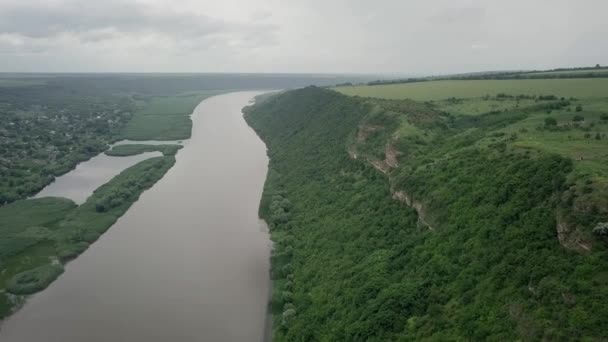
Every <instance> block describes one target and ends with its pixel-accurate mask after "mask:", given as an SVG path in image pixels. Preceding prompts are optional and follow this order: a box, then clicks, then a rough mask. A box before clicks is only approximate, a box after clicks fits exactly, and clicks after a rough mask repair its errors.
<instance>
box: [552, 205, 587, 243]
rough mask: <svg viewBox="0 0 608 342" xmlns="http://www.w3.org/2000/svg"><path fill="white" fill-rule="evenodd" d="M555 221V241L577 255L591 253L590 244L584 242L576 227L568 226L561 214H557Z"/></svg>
mask: <svg viewBox="0 0 608 342" xmlns="http://www.w3.org/2000/svg"><path fill="white" fill-rule="evenodd" d="M556 221H557V225H556V229H557V239H558V240H559V243H560V244H561V245H562V246H563V247H564V248H567V249H570V250H574V251H577V252H579V253H586V252H590V251H591V247H592V245H591V242H590V241H585V239H584V235H583V234H582V233H581V232H579V231H578V229H577V228H576V227H572V226H571V225H570V224H568V222H567V220H566V219H565V218H564V217H563V216H562V215H561V214H559V213H558V214H557V217H556Z"/></svg>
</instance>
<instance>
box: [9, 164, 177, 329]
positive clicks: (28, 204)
mask: <svg viewBox="0 0 608 342" xmlns="http://www.w3.org/2000/svg"><path fill="white" fill-rule="evenodd" d="M174 164H175V157H174V156H163V157H156V158H150V159H147V160H144V161H142V162H140V163H138V164H136V165H134V166H132V167H130V168H128V169H126V170H124V171H123V172H121V173H120V174H119V175H117V176H115V177H114V178H113V179H112V180H111V181H110V182H108V183H106V184H104V185H102V186H101V187H99V188H98V189H96V190H95V192H94V193H93V194H92V195H91V196H90V197H89V198H88V199H87V201H86V202H85V203H84V204H82V205H80V206H76V205H75V204H74V203H73V202H72V201H70V200H68V199H65V198H55V197H46V198H40V199H27V200H20V201H16V202H14V203H11V204H8V205H5V206H3V207H0V232H2V236H0V243H2V248H1V250H2V258H1V259H0V260H1V261H0V262H1V264H0V267H2V269H3V272H2V274H1V275H0V289H2V290H0V318H4V317H6V316H7V315H9V314H10V313H11V312H12V310H13V309H15V307H16V304H18V303H21V302H22V301H23V299H21V298H19V296H21V295H27V294H32V293H35V292H38V291H40V290H43V289H44V288H46V287H47V286H48V285H49V284H50V283H51V282H52V281H54V280H55V279H56V278H57V277H58V276H59V275H60V274H61V272H62V271H63V267H62V265H64V264H65V263H67V262H69V261H70V260H72V259H74V258H76V257H77V256H78V255H79V254H80V253H82V252H84V251H85V250H86V249H87V248H88V247H89V245H90V244H92V243H93V242H95V241H96V240H97V239H98V238H99V237H100V236H101V235H102V234H103V233H104V232H106V231H107V230H108V229H109V228H110V227H111V226H112V225H113V224H114V222H116V220H117V219H118V218H120V216H122V215H123V214H124V213H125V212H126V211H127V210H128V209H129V207H130V206H131V205H132V204H133V203H134V202H136V201H137V199H138V198H139V196H140V195H141V194H142V193H143V192H144V191H145V190H147V189H149V188H150V187H152V186H153V185H154V183H156V182H157V181H158V180H159V179H161V178H162V177H163V176H164V174H165V173H166V172H167V171H168V170H169V169H170V168H171V167H172V166H173V165H174Z"/></svg>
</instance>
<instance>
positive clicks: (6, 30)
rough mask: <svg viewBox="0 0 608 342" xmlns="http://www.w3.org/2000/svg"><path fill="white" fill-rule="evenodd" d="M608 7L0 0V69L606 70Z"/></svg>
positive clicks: (492, 0)
mask: <svg viewBox="0 0 608 342" xmlns="http://www.w3.org/2000/svg"><path fill="white" fill-rule="evenodd" d="M606 13H608V0H486V1H483V0H35V1H34V0H0V71H9V72H13V71H26V72H34V71H51V72H61V71H71V72H89V71H93V72H106V71H127V72H128V71H134V72H145V71H151V72H298V73H300V72H322V73H344V72H349V73H402V74H440V73H453V72H469V71H482V70H504V69H541V68H554V67H563V66H584V65H595V64H596V63H600V64H608V19H607V16H606Z"/></svg>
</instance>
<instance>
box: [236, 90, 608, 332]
mask: <svg viewBox="0 0 608 342" xmlns="http://www.w3.org/2000/svg"><path fill="white" fill-rule="evenodd" d="M501 82H502V81H501ZM520 93H521V89H520V90H519V92H518V93H517V94H520ZM543 93H544V94H547V93H548V92H547V91H543ZM496 101H498V100H496ZM560 101H562V100H561V99H560V98H551V99H547V100H545V99H543V100H539V101H535V100H533V101H531V103H528V104H529V106H528V104H526V105H523V102H522V103H520V106H521V107H519V108H516V107H515V106H513V107H511V106H508V107H509V108H508V109H507V110H506V111H504V109H503V110H499V111H498V110H491V111H488V112H482V111H481V110H480V112H479V113H474V114H473V115H465V114H466V113H450V112H448V111H446V110H444V109H442V108H441V105H438V104H432V103H417V102H413V101H402V100H399V101H396V100H373V99H360V98H353V97H347V96H344V95H340V94H338V93H335V92H332V91H330V90H323V89H318V88H305V89H300V90H295V91H290V92H286V93H284V94H281V95H278V96H275V97H272V98H270V99H267V100H266V101H264V102H263V103H260V104H256V105H254V106H253V107H252V108H249V109H248V110H247V111H246V119H247V121H248V122H249V123H250V125H251V126H252V127H253V128H254V129H255V130H256V131H257V132H258V134H259V135H260V136H261V137H262V139H263V140H264V141H265V142H266V144H267V146H268V149H269V156H270V165H269V167H270V170H269V173H268V178H267V181H266V185H265V189H264V194H263V198H262V202H261V207H260V214H261V216H262V217H263V218H265V219H266V220H267V221H268V222H269V226H270V229H271V234H272V239H273V240H274V242H275V249H274V251H273V256H272V276H273V279H274V282H273V287H274V288H273V296H272V309H273V317H274V332H273V333H274V336H273V337H274V340H276V341H290V340H350V341H355V340H378V341H385V340H390V341H393V340H421V339H429V340H454V339H456V340H542V339H545V340H573V339H574V340H584V339H587V340H601V339H602V338H603V337H604V335H605V327H606V326H608V311H607V310H608V309H607V308H606V306H605V305H603V304H604V303H607V302H608V288H607V287H606V286H605V284H606V281H607V280H608V278H607V275H608V264H607V263H606V256H607V253H608V251H607V248H606V243H607V242H608V241H606V238H605V236H604V235H602V234H601V232H600V231H599V230H598V231H597V232H594V230H597V229H594V228H595V227H596V226H597V224H598V222H607V221H608V206H606V205H605V203H604V202H602V198H605V197H606V196H605V195H606V192H602V191H605V190H603V188H602V183H601V181H600V179H599V178H598V177H596V176H594V175H592V174H589V173H587V172H586V171H585V168H584V167H582V168H581V164H579V163H577V160H575V159H573V158H571V157H570V156H569V155H568V154H567V153H561V152H560V153H555V151H552V150H550V149H549V148H530V147H525V148H523V147H521V146H519V144H518V141H519V139H520V134H524V133H526V132H521V128H519V127H518V125H522V124H524V123H526V122H528V120H533V118H536V117H541V118H543V119H544V118H545V117H546V116H547V115H549V116H553V115H555V116H557V115H558V113H561V112H562V111H563V112H564V113H565V112H568V113H571V114H568V115H576V114H575V113H577V111H576V110H577V109H576V107H577V105H579V104H580V103H578V102H576V101H579V100H576V101H575V100H573V103H571V104H569V105H564V104H563V103H561V104H560V103H559V102H560ZM581 101H582V100H581ZM570 106H572V112H570V110H569V107H570ZM582 106H583V109H582V110H581V111H579V112H578V113H587V110H588V109H587V107H586V106H585V103H583V105H582ZM556 108H557V109H556ZM548 110H549V111H551V113H549V114H548V113H547V111H548ZM601 111H603V109H600V110H599V112H601ZM584 115H585V117H586V118H587V117H591V115H590V113H587V114H584ZM597 115H598V117H599V116H600V115H601V114H600V113H598V114H597ZM565 116H566V114H564V117H565ZM586 120H590V119H586ZM594 120H595V119H594ZM598 120H599V118H598ZM543 122H544V120H543ZM558 122H561V121H560V120H558ZM598 125H599V124H598V123H596V125H595V126H594V127H597V126H598ZM537 126H538V124H532V126H531V127H532V128H531V129H530V128H526V129H527V130H528V132H527V133H530V134H536V133H535V132H538V134H549V133H553V131H552V129H553V128H550V127H545V126H544V123H543V124H542V125H541V127H537ZM558 126H561V124H558ZM551 127H553V126H551ZM511 128H515V130H516V131H517V133H516V134H515V135H513V134H512V133H515V132H511V131H509V130H510V129H511ZM572 129H573V131H571V133H573V132H575V131H576V130H580V132H581V133H583V132H584V131H583V130H582V126H580V127H578V128H577V127H572ZM555 132H556V133H557V134H561V133H560V132H559V131H557V130H556V131H555ZM547 145H549V144H547ZM377 170H380V171H381V172H378V171H377ZM402 202H403V203H402ZM406 202H407V203H408V204H409V206H408V205H406Z"/></svg>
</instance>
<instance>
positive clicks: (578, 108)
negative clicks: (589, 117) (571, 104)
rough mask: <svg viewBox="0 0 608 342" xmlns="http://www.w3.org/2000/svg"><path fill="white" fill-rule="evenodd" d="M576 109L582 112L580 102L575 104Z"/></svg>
mask: <svg viewBox="0 0 608 342" xmlns="http://www.w3.org/2000/svg"><path fill="white" fill-rule="evenodd" d="M576 111H577V112H582V111H583V106H581V105H580V104H579V105H576Z"/></svg>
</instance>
